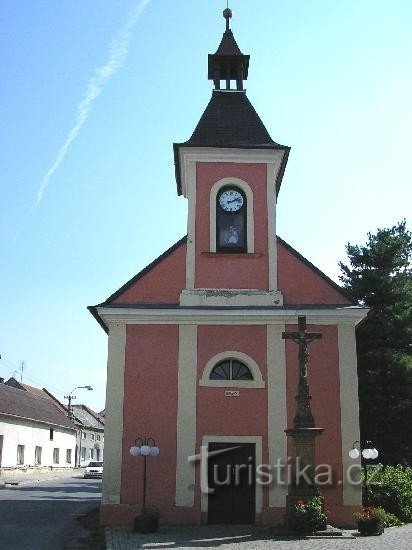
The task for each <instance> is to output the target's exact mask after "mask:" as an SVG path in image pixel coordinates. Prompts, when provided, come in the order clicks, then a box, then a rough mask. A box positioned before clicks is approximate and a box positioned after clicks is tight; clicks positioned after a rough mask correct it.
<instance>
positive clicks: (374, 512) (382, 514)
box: [353, 507, 402, 527]
mask: <svg viewBox="0 0 412 550" xmlns="http://www.w3.org/2000/svg"><path fill="white" fill-rule="evenodd" d="M353 518H354V520H355V521H357V522H364V523H366V522H371V523H373V522H376V521H383V523H384V525H385V527H399V526H400V525H402V522H401V521H400V520H399V519H398V518H397V517H396V516H395V515H394V514H391V513H390V512H386V510H384V509H383V508H381V507H378V508H364V509H363V510H362V512H356V513H355V514H353Z"/></svg>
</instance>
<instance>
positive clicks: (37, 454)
mask: <svg viewBox="0 0 412 550" xmlns="http://www.w3.org/2000/svg"><path fill="white" fill-rule="evenodd" d="M41 451H42V448H41V447H36V448H35V449H34V463H35V464H41Z"/></svg>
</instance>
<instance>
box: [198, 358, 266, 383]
mask: <svg viewBox="0 0 412 550" xmlns="http://www.w3.org/2000/svg"><path fill="white" fill-rule="evenodd" d="M199 386H211V387H219V388H224V387H229V388H230V387H232V388H233V387H235V388H264V387H265V381H264V380H263V378H262V374H261V372H260V369H259V367H258V365H257V363H256V362H255V361H254V360H253V359H252V358H251V357H249V356H248V355H246V353H242V352H240V351H224V352H222V353H218V354H217V355H214V356H213V357H211V358H210V359H209V361H208V362H207V363H206V366H205V368H204V370H203V373H202V377H201V379H200V380H199Z"/></svg>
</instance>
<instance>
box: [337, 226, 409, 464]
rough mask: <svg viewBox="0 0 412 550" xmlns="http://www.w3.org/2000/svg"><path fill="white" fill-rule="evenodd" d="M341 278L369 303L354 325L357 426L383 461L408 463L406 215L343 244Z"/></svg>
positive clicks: (360, 299) (362, 302)
mask: <svg viewBox="0 0 412 550" xmlns="http://www.w3.org/2000/svg"><path fill="white" fill-rule="evenodd" d="M346 251H347V254H348V259H349V262H348V265H345V264H344V263H342V262H340V264H339V266H340V268H341V272H342V274H341V276H340V280H341V282H342V283H343V286H344V287H345V288H346V289H347V290H348V291H349V292H350V293H351V294H352V296H353V298H354V301H355V302H356V303H358V304H359V305H362V306H365V307H369V308H371V310H370V313H369V315H368V317H367V319H366V320H365V321H364V322H363V323H361V324H360V326H358V328H357V332H356V339H357V351H358V377H359V404H360V426H361V437H362V439H363V440H366V439H370V440H372V441H373V443H374V444H375V446H376V448H378V449H379V451H380V457H379V461H381V462H383V463H386V464H398V463H409V464H412V437H411V427H412V268H411V260H412V234H411V232H409V231H408V230H407V228H406V220H403V221H401V222H399V223H398V224H397V225H395V226H393V227H391V228H387V229H378V231H377V232H376V234H371V233H368V240H367V242H366V244H365V245H360V246H359V245H352V244H348V245H347V247H346Z"/></svg>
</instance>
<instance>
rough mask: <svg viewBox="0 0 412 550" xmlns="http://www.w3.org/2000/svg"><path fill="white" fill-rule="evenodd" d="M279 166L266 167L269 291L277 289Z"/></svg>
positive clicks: (270, 165)
mask: <svg viewBox="0 0 412 550" xmlns="http://www.w3.org/2000/svg"><path fill="white" fill-rule="evenodd" d="M278 172H279V166H278V167H277V169H276V165H275V164H274V163H272V164H268V165H267V183H266V201H267V211H268V259H269V261H268V263H269V266H268V268H269V290H277V288H278V265H277V264H278V252H277V239H276V178H277V174H278Z"/></svg>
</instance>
